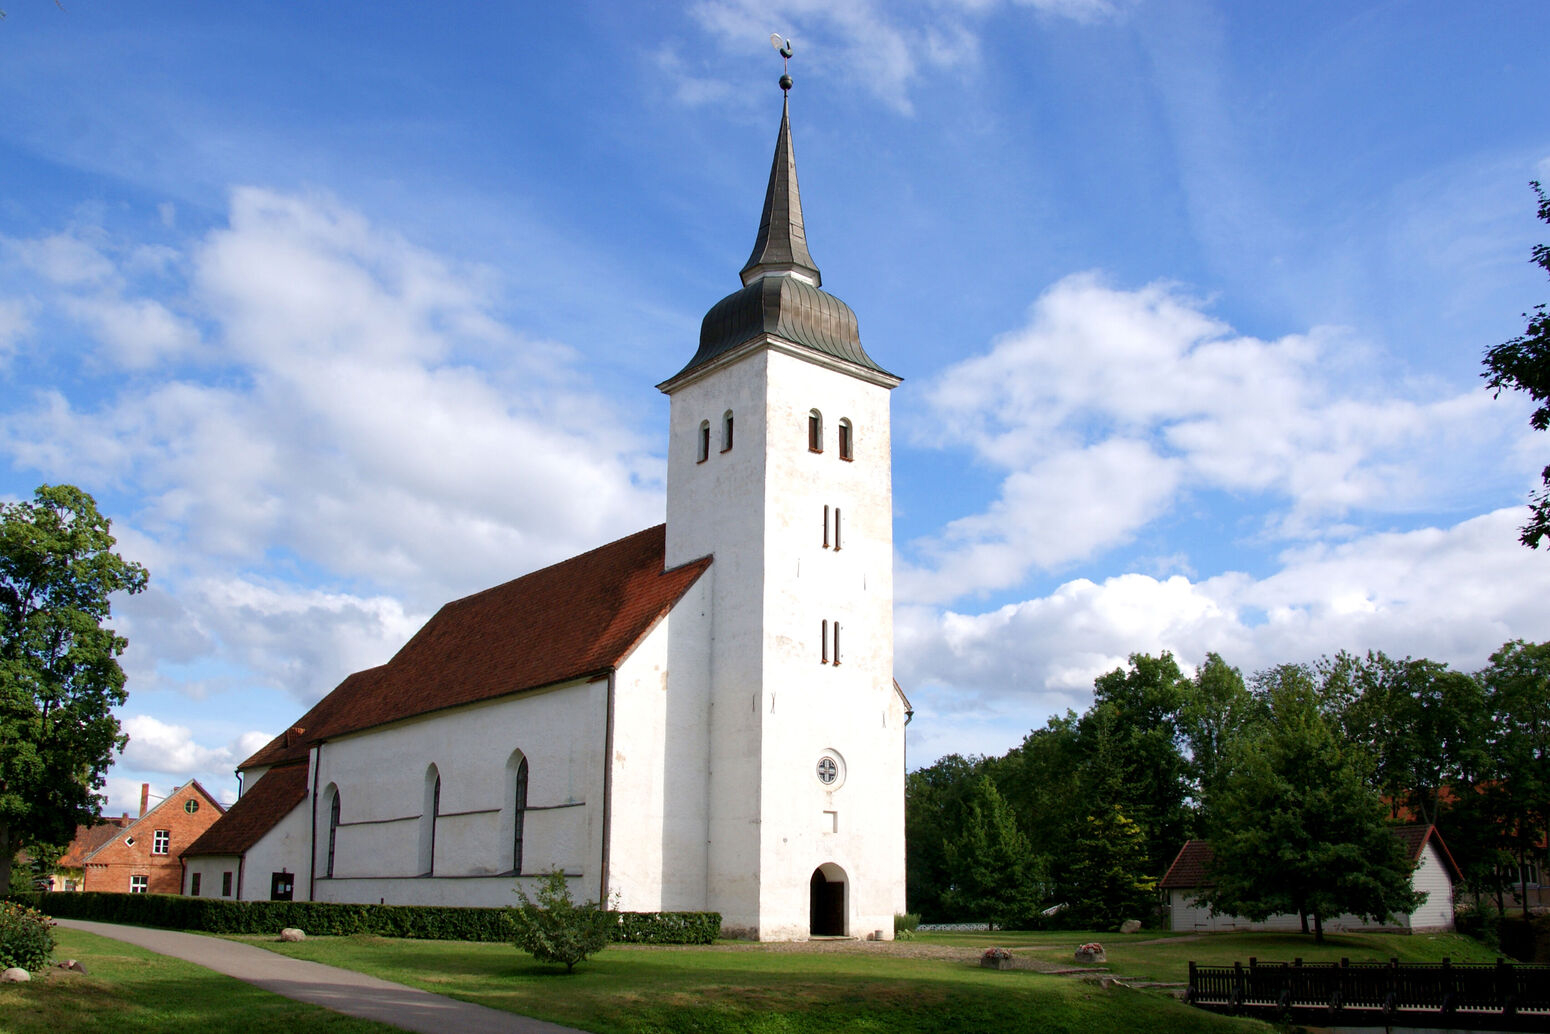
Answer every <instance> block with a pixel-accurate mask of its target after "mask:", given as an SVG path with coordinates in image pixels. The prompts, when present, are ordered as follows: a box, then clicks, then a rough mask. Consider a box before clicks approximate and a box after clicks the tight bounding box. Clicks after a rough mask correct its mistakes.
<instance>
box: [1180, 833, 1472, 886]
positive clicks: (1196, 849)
mask: <svg viewBox="0 0 1550 1034" xmlns="http://www.w3.org/2000/svg"><path fill="white" fill-rule="evenodd" d="M1391 832H1392V833H1393V834H1394V836H1395V837H1397V838H1398V839H1399V840H1400V841H1401V842H1402V843H1403V844H1404V845H1405V848H1406V850H1407V851H1408V853H1409V858H1410V861H1411V862H1412V863H1415V862H1418V861H1420V860H1421V851H1422V850H1423V849H1425V847H1426V844H1427V842H1428V841H1431V842H1432V843H1434V844H1435V845H1436V846H1437V854H1438V855H1440V856H1441V857H1442V861H1443V864H1444V865H1446V866H1447V867H1448V875H1449V876H1450V877H1451V878H1453V879H1454V880H1458V879H1461V878H1462V875H1461V874H1460V872H1459V867H1458V863H1456V862H1455V861H1454V860H1453V855H1452V854H1450V853H1449V852H1448V845H1446V844H1444V843H1443V842H1442V835H1441V834H1440V833H1438V832H1437V827H1436V826H1427V825H1411V826H1395V827H1393V829H1392V830H1391ZM1214 858H1215V855H1214V854H1213V853H1212V851H1211V845H1210V844H1208V843H1206V842H1205V841H1204V840H1186V841H1185V842H1184V846H1183V847H1182V848H1180V850H1179V853H1178V856H1177V857H1176V858H1174V859H1173V864H1172V865H1170V866H1168V871H1167V873H1165V874H1164V875H1163V878H1162V880H1161V882H1159V883H1158V887H1160V888H1161V889H1163V890H1193V889H1194V888H1196V887H1209V886H1211V885H1212V883H1211V880H1210V877H1209V876H1208V871H1209V870H1210V868H1211V862H1212V860H1213V859H1214Z"/></svg>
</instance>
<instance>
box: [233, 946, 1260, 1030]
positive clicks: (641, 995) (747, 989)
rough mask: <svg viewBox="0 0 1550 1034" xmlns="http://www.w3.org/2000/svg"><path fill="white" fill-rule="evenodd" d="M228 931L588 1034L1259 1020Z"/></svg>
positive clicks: (1087, 994) (894, 969)
mask: <svg viewBox="0 0 1550 1034" xmlns="http://www.w3.org/2000/svg"><path fill="white" fill-rule="evenodd" d="M239 939H240V940H244V941H247V942H249V943H254V944H261V945H263V946H264V947H268V948H271V949H273V950H275V951H279V952H283V953H284V954H287V955H292V956H295V957H297V958H306V959H312V960H315V961H318V962H326V963H329V964H331V965H336V966H343V967H345V968H348V969H354V970H359V971H361V972H365V973H371V974H373V975H375V976H379V977H383V978H385V979H388V980H394V981H398V982H400V983H404V984H409V985H411V986H414V987H420V988H424V989H426V990H429V991H435V992H438V993H441V994H446V995H451V996H452V997H455V998H460V999H463V1000H465V1001H471V1002H477V1003H479V1004H481V1005H488V1006H491V1007H494V1008H497V1009H507V1010H510V1011H513V1012H518V1013H522V1014H524V1015H528V1016H537V1017H541V1018H543V1019H546V1020H552V1021H554V1022H556V1023H564V1024H568V1025H571V1026H575V1027H580V1028H582V1029H584V1030H588V1031H595V1032H599V1034H604V1032H619V1034H626V1032H628V1034H667V1032H673V1034H679V1032H683V1034H688V1032H749V1034H805V1032H809V1031H811V1032H813V1034H819V1032H822V1034H841V1032H870V1031H876V1032H879V1034H882V1032H888V1034H909V1032H928V1031H929V1032H937V1031H954V1032H962V1034H975V1032H986V1034H991V1032H994V1034H1017V1032H1020V1031H1030V1032H1031V1031H1040V1032H1043V1031H1051V1032H1054V1031H1059V1032H1070V1034H1078V1032H1092V1034H1109V1032H1111V1031H1130V1030H1145V1031H1159V1032H1171V1031H1180V1032H1182V1031H1207V1032H1210V1031H1221V1032H1232V1031H1240V1032H1250V1034H1253V1032H1269V1031H1270V1030H1271V1028H1270V1027H1267V1026H1264V1025H1262V1024H1259V1023H1256V1022H1253V1021H1248V1020H1233V1019H1228V1018H1224V1017H1218V1016H1213V1015H1210V1014H1208V1013H1203V1012H1200V1011H1197V1010H1194V1009H1191V1008H1189V1007H1188V1006H1185V1005H1183V1004H1181V1003H1179V1002H1177V1001H1174V1000H1173V999H1172V998H1170V997H1168V996H1166V995H1163V994H1158V993H1155V992H1145V991H1138V990H1133V989H1129V988H1111V989H1108V990H1105V989H1102V988H1100V987H1098V986H1097V985H1096V984H1093V983H1089V982H1085V981H1080V980H1073V979H1070V978H1067V977H1055V976H1047V975H1044V974H1040V973H1034V972H1029V971H1010V972H996V971H992V970H986V969H981V968H980V967H979V966H978V965H976V964H975V963H973V962H965V961H947V960H942V959H931V958H910V957H905V956H901V955H897V954H893V953H891V952H889V951H888V949H887V946H886V945H878V946H877V950H875V951H874V950H865V951H859V952H841V951H835V952H809V951H793V950H790V949H789V948H781V947H779V946H770V947H769V948H766V947H761V946H743V945H739V946H735V947H730V948H725V947H724V948H636V947H616V948H610V949H608V950H607V951H604V952H603V953H602V954H600V955H598V956H596V957H595V958H593V959H591V960H589V961H587V962H585V963H582V964H581V965H580V966H578V967H577V968H576V971H575V972H574V973H572V974H569V975H567V974H566V973H565V971H564V970H563V968H557V967H549V966H540V965H538V964H536V963H535V962H533V961H532V959H530V958H529V957H528V956H526V955H523V954H521V953H519V952H518V951H517V950H516V949H515V948H513V947H511V946H509V945H501V944H473V943H467V942H447V941H403V940H390V939H387V938H380V937H369V936H356V937H338V938H334V937H319V938H310V939H308V940H307V941H305V942H302V943H300V944H280V943H278V942H276V941H275V940H273V939H272V938H258V937H243V938H239Z"/></svg>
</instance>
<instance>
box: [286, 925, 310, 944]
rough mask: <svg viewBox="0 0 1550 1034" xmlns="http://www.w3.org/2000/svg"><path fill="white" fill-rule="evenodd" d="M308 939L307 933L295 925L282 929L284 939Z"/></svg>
mask: <svg viewBox="0 0 1550 1034" xmlns="http://www.w3.org/2000/svg"><path fill="white" fill-rule="evenodd" d="M306 939H307V935H306V934H304V933H302V932H301V931H300V930H298V929H296V928H295V927H294V926H287V927H286V928H285V929H283V930H281V931H280V940H282V941H305V940H306Z"/></svg>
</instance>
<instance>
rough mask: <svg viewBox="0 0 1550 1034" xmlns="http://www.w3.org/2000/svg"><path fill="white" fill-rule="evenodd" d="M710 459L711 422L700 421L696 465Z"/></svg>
mask: <svg viewBox="0 0 1550 1034" xmlns="http://www.w3.org/2000/svg"><path fill="white" fill-rule="evenodd" d="M708 459H710V421H709V420H701V421H700V438H699V447H698V450H697V452H696V458H695V462H696V463H704V462H705V461H706V460H708Z"/></svg>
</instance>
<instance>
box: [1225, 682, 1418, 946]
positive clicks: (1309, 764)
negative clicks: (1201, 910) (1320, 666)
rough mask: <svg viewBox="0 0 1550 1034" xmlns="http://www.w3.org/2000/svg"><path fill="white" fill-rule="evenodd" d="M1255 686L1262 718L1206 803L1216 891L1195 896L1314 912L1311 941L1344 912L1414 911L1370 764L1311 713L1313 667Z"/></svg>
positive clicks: (1238, 908) (1265, 910)
mask: <svg viewBox="0 0 1550 1034" xmlns="http://www.w3.org/2000/svg"><path fill="white" fill-rule="evenodd" d="M1256 682H1257V685H1256V689H1257V691H1258V692H1259V693H1260V694H1262V695H1263V697H1264V698H1265V703H1266V711H1267V713H1268V715H1269V718H1268V720H1266V721H1264V722H1262V723H1260V724H1258V725H1257V726H1255V727H1252V728H1251V729H1249V730H1248V731H1246V732H1245V733H1244V734H1243V736H1241V737H1240V738H1239V739H1238V740H1237V742H1236V743H1235V744H1234V746H1233V748H1232V750H1231V752H1230V754H1229V758H1228V762H1227V767H1226V769H1225V771H1224V772H1223V774H1222V779H1221V780H1220V784H1219V787H1218V789H1217V790H1216V791H1215V792H1213V793H1212V795H1211V797H1210V798H1209V800H1208V801H1207V806H1208V828H1209V830H1210V836H1209V840H1210V843H1211V847H1212V849H1213V851H1214V853H1215V861H1214V863H1213V866H1212V869H1211V873H1210V876H1211V879H1212V881H1213V883H1214V886H1212V887H1210V888H1208V889H1207V891H1206V893H1205V894H1203V895H1202V897H1203V900H1205V901H1206V903H1207V904H1208V905H1209V906H1210V907H1211V909H1212V910H1213V911H1214V912H1217V913H1228V914H1234V915H1242V916H1246V917H1248V918H1249V919H1252V920H1256V921H1262V920H1264V919H1266V918H1268V917H1269V916H1271V915H1276V914H1282V913H1292V914H1296V915H1300V916H1303V917H1304V922H1305V923H1306V920H1307V918H1309V917H1311V918H1312V920H1313V932H1314V935H1315V937H1316V938H1317V939H1318V940H1323V938H1324V920H1326V919H1329V918H1331V917H1333V916H1337V915H1341V914H1342V913H1351V914H1353V915H1358V916H1364V917H1367V918H1370V919H1373V920H1380V921H1381V920H1383V919H1385V918H1387V917H1388V916H1390V915H1395V914H1398V913H1403V912H1409V911H1411V910H1413V909H1414V908H1415V907H1416V905H1417V904H1418V903H1419V901H1420V898H1419V896H1418V895H1417V894H1415V893H1414V892H1413V891H1412V890H1411V887H1410V874H1411V864H1410V859H1409V858H1408V856H1407V855H1406V852H1405V850H1404V847H1403V845H1401V843H1400V841H1399V840H1398V838H1396V837H1395V836H1394V835H1393V834H1392V833H1391V832H1390V829H1389V826H1388V825H1387V824H1386V822H1385V819H1386V817H1387V813H1388V809H1387V807H1386V806H1385V805H1384V803H1383V800H1382V798H1381V797H1380V796H1379V795H1378V793H1377V792H1376V791H1375V790H1374V789H1373V788H1372V787H1371V786H1370V785H1369V784H1368V777H1369V775H1370V772H1371V762H1370V760H1369V759H1368V758H1367V757H1366V756H1365V755H1364V754H1363V753H1362V752H1361V751H1360V750H1359V749H1357V748H1356V747H1354V746H1353V745H1352V744H1350V743H1348V742H1345V741H1344V739H1343V737H1341V736H1340V735H1338V734H1337V732H1336V730H1335V728H1334V727H1333V726H1332V725H1331V723H1330V722H1329V721H1328V720H1327V718H1326V717H1325V715H1324V714H1323V713H1322V712H1321V711H1320V708H1319V692H1318V688H1317V685H1316V683H1315V679H1314V673H1313V671H1312V670H1311V669H1309V668H1307V667H1306V666H1303V665H1282V666H1281V667H1279V668H1275V669H1272V670H1270V671H1268V672H1262V673H1260V674H1259V675H1258V676H1256Z"/></svg>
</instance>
